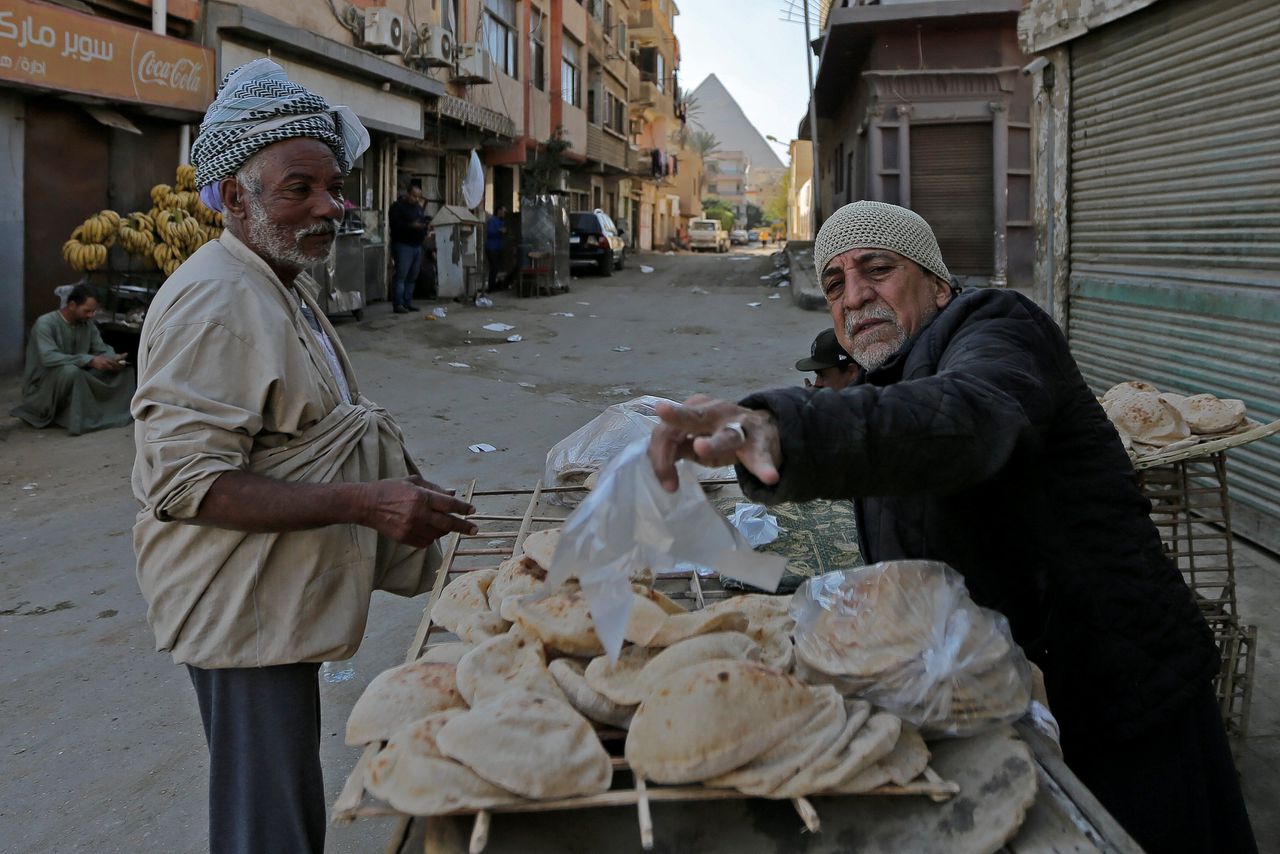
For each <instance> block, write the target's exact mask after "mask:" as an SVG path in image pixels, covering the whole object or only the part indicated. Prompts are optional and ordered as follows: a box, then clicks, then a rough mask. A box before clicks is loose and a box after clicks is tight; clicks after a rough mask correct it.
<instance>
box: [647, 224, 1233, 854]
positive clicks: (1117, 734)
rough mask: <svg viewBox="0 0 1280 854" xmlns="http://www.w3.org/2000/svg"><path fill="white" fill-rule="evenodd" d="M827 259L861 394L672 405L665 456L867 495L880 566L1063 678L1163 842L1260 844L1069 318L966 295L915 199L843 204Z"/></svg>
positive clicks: (747, 476)
mask: <svg viewBox="0 0 1280 854" xmlns="http://www.w3.org/2000/svg"><path fill="white" fill-rule="evenodd" d="M814 260H815V262H816V265H817V269H818V270H819V271H820V275H821V284H822V288H823V291H824V293H825V294H826V297H827V303H828V306H829V307H830V310H831V317H832V320H833V322H834V327H835V332H836V335H837V337H838V338H839V340H840V343H841V345H842V346H843V347H844V348H845V350H846V351H848V353H849V354H850V355H851V356H852V357H853V358H854V360H855V361H856V362H858V364H859V365H860V366H861V368H862V370H861V371H860V374H859V377H858V380H857V381H856V382H855V383H854V384H853V385H851V386H849V387H848V388H846V389H844V390H841V391H836V390H833V389H802V388H787V389H779V390H776V391H769V392H761V393H758V394H754V395H751V396H749V397H748V398H746V400H744V401H743V402H742V404H741V405H735V404H732V403H728V402H725V401H717V400H712V399H711V398H706V397H695V398H691V399H690V400H689V401H687V402H686V403H685V404H684V405H683V406H664V407H660V408H659V410H658V415H659V416H660V417H661V418H662V421H663V423H662V424H661V425H660V426H659V428H658V429H657V430H655V431H654V435H653V439H652V441H651V444H650V450H649V454H650V459H651V460H652V462H653V465H654V470H655V473H656V474H657V475H658V478H659V480H660V481H662V483H663V485H664V486H666V487H667V488H668V489H674V488H675V485H676V482H677V481H676V477H677V476H676V470H675V467H674V464H675V461H676V460H677V459H680V458H689V459H695V460H697V461H698V462H700V463H702V464H704V465H710V466H720V465H726V464H728V463H731V462H732V463H735V464H737V466H738V478H739V480H740V482H741V484H742V486H743V489H744V491H745V492H746V493H747V495H748V496H750V497H751V498H752V499H753V500H756V501H760V502H764V503H775V502H780V501H807V500H810V499H814V498H851V499H853V500H854V502H855V507H856V515H857V519H858V535H859V538H860V540H861V545H862V553H863V555H864V556H865V557H866V559H867V560H868V561H884V560H893V559H932V560H940V561H945V562H946V563H948V564H950V565H951V566H953V567H955V568H956V569H957V570H958V571H959V572H960V573H961V574H962V575H963V576H964V578H965V582H966V584H967V585H968V588H969V592H970V594H971V595H972V597H973V599H974V600H975V601H976V602H977V603H979V604H980V605H984V606H986V607H989V608H994V609H996V610H998V611H1000V612H1002V613H1003V614H1005V616H1007V617H1008V618H1009V623H1010V626H1011V628H1012V630H1013V633H1014V637H1015V638H1016V639H1017V641H1018V643H1019V644H1021V646H1022V647H1023V649H1024V650H1025V651H1026V653H1027V656H1028V658H1030V659H1031V660H1032V661H1033V662H1035V663H1036V664H1038V665H1039V666H1040V667H1041V669H1042V670H1043V671H1044V674H1045V681H1046V687H1047V689H1048V695H1049V701H1050V706H1051V707H1052V709H1053V712H1054V714H1055V715H1056V716H1057V718H1058V721H1059V723H1060V725H1061V730H1062V748H1063V752H1064V755H1065V758H1066V761H1067V764H1068V765H1069V766H1070V767H1071V768H1072V769H1073V770H1074V771H1075V773H1076V774H1077V775H1078V776H1079V777H1081V779H1082V780H1083V781H1084V782H1085V783H1086V785H1088V786H1089V787H1090V789H1091V790H1092V791H1093V792H1094V794H1095V795H1097V796H1098V798H1099V800H1101V801H1102V803H1103V804H1104V805H1105V806H1106V807H1107V808H1108V809H1109V810H1110V811H1111V812H1112V814H1113V815H1114V816H1115V817H1116V818H1117V819H1118V820H1119V821H1120V822H1121V824H1122V825H1124V827H1125V828H1126V829H1127V830H1128V831H1129V832H1130V833H1131V834H1132V835H1133V836H1134V838H1135V839H1136V840H1137V841H1138V842H1139V843H1140V844H1141V845H1143V846H1144V847H1145V848H1147V849H1148V850H1150V851H1152V852H1166V851H1189V852H1190V851H1197V852H1198V851H1221V852H1241V851H1245V852H1247V851H1254V850H1256V845H1255V843H1254V839H1253V834H1252V830H1251V829H1250V827H1249V820H1248V816H1247V814H1246V813H1245V808H1244V803H1243V799H1242V797H1241V795H1240V789H1239V785H1238V782H1237V780H1236V776H1235V769H1234V765H1233V763H1232V759H1231V754H1230V751H1229V749H1228V745H1227V741H1226V735H1225V731H1224V729H1223V726H1222V722H1221V719H1220V717H1219V715H1218V711H1217V705H1216V702H1215V699H1214V695H1213V691H1212V687H1211V681H1210V680H1211V679H1212V677H1213V675H1214V673H1215V672H1216V671H1217V669H1218V655H1217V650H1216V648H1215V646H1214V642H1213V637H1212V634H1211V633H1210V631H1209V629H1208V627H1207V625H1206V624H1205V621H1204V618H1203V617H1202V616H1201V614H1200V611H1199V609H1198V607H1197V605H1196V603H1195V602H1194V601H1193V599H1192V597H1191V594H1190V591H1189V590H1188V589H1187V586H1186V584H1185V583H1184V582H1183V580H1182V577H1181V575H1180V574H1179V572H1178V570H1177V569H1176V567H1174V566H1173V565H1172V564H1171V563H1170V562H1169V560H1168V559H1167V558H1166V557H1165V555H1164V554H1163V551H1162V548H1161V544H1160V539H1159V535H1158V533H1157V531H1156V529H1155V526H1154V525H1153V524H1152V522H1151V519H1150V516H1149V515H1148V514H1149V512H1150V505H1149V503H1148V502H1147V501H1146V499H1144V498H1143V496H1142V493H1141V491H1140V490H1139V487H1138V483H1137V478H1136V475H1135V473H1134V470H1133V466H1132V465H1131V464H1130V462H1129V460H1128V458H1127V457H1126V455H1125V452H1124V449H1123V447H1122V446H1121V444H1120V439H1119V436H1118V435H1117V433H1116V431H1115V430H1114V428H1113V427H1112V426H1111V424H1110V422H1109V421H1108V420H1107V417H1106V415H1105V414H1104V413H1103V411H1102V408H1101V407H1100V406H1099V405H1098V402H1097V399H1096V398H1095V397H1094V395H1093V393H1092V392H1091V391H1090V389H1089V387H1088V386H1087V385H1086V384H1085V381H1084V379H1083V378H1082V377H1081V375H1080V371H1079V369H1078V368H1077V366H1076V364H1075V362H1074V360H1073V359H1072V358H1071V354H1070V352H1069V350H1068V348H1067V342H1066V339H1065V338H1064V336H1063V335H1062V333H1061V331H1060V330H1059V329H1058V327H1057V325H1056V324H1055V323H1054V322H1053V320H1052V319H1051V318H1050V317H1049V316H1048V315H1046V314H1045V313H1044V312H1043V311H1041V310H1040V309H1039V308H1038V307H1037V306H1036V305H1035V304H1034V303H1032V302H1031V301H1030V300H1028V299H1026V298H1025V297H1023V296H1021V295H1020V294H1018V293H1016V292H1013V291H1006V290H975V289H971V290H967V291H959V290H957V289H955V288H953V286H952V285H951V278H950V274H949V272H948V271H947V268H946V265H945V264H944V263H943V260H942V255H941V252H940V251H939V249H938V244H937V241H936V240H935V239H934V236H933V232H932V230H931V229H930V228H929V226H928V224H927V223H925V221H924V220H923V219H921V218H920V217H919V216H917V215H916V214H914V213H913V212H911V211H908V210H906V209H904V208H900V207H897V206H895V205H886V204H882V203H878V202H857V203H855V204H852V205H846V206H845V207H843V208H841V209H840V210H839V211H837V212H836V213H835V214H834V215H833V216H832V217H831V218H830V219H829V220H827V222H826V223H824V224H823V227H822V229H821V231H820V232H819V234H818V238H817V241H816V242H815V245H814Z"/></svg>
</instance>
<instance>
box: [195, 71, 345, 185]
mask: <svg viewBox="0 0 1280 854" xmlns="http://www.w3.org/2000/svg"><path fill="white" fill-rule="evenodd" d="M304 136H305V137H312V138H314V139H318V140H320V141H321V142H323V143H324V144H325V145H327V146H329V148H331V149H333V155H334V157H336V158H338V167H339V168H340V169H341V170H342V172H343V174H346V173H347V172H350V171H351V166H352V164H353V163H354V162H355V159H356V158H357V157H359V156H360V155H361V154H363V153H364V151H365V149H367V148H368V147H369V132H368V131H366V130H365V129H364V125H362V124H361V123H360V120H359V119H358V118H356V114H355V113H354V112H352V111H351V109H350V108H348V107H330V106H329V104H328V103H327V102H326V101H325V99H324V98H321V97H320V96H319V95H316V94H314V93H312V92H309V91H307V90H306V89H305V88H303V87H302V86H299V85H298V84H297V83H294V82H292V81H291V80H289V77H288V76H287V75H286V74H285V71H284V69H283V68H281V67H280V66H279V65H277V64H276V63H274V62H272V61H271V60H269V59H255V60H253V61H252V62H249V63H246V64H244V65H242V66H240V67H239V68H237V69H235V70H234V71H232V72H231V73H229V74H228V75H227V76H226V77H224V78H223V80H222V84H221V85H220V86H219V87H218V97H217V98H215V99H214V102H213V104H211V105H210V106H209V111H208V112H207V113H205V116H204V121H203V122H201V123H200V136H199V138H197V139H196V142H195V145H193V146H191V162H192V163H193V164H194V165H195V167H196V186H198V187H200V188H201V194H200V196H201V198H202V199H205V203H206V204H209V202H210V201H212V200H216V197H217V190H216V185H217V183H218V182H219V181H221V180H222V179H223V178H229V177H231V176H232V175H235V174H236V172H237V171H239V169H240V167H241V166H243V165H244V163H245V161H246V160H248V159H249V158H250V157H252V156H253V155H255V154H257V153H258V152H259V151H261V150H262V149H264V148H266V147H267V146H268V145H271V144H272V143H274V142H280V141H281V140H285V139H294V138H295V137H304ZM210 186H214V187H215V189H214V190H212V191H209V187H210ZM206 197H209V198H206ZM218 201H219V202H220V200H218ZM211 206H212V205H211ZM221 207H222V206H221V204H220V203H219V204H218V205H217V207H216V208H215V209H221Z"/></svg>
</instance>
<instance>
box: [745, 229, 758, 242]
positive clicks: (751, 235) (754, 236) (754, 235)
mask: <svg viewBox="0 0 1280 854" xmlns="http://www.w3.org/2000/svg"><path fill="white" fill-rule="evenodd" d="M747 242H748V243H759V242H760V232H758V231H756V230H755V229H754V228H753V229H751V230H750V231H748V232H747Z"/></svg>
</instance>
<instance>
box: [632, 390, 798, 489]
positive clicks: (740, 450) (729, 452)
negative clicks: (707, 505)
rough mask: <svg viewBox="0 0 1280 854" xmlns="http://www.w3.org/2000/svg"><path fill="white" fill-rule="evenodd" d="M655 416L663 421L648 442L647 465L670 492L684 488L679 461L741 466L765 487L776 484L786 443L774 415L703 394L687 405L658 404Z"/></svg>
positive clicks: (716, 465)
mask: <svg viewBox="0 0 1280 854" xmlns="http://www.w3.org/2000/svg"><path fill="white" fill-rule="evenodd" d="M657 413H658V418H659V419H660V421H659V424H658V426H657V427H655V428H654V431H653V435H652V436H651V437H650V439H649V461H650V462H651V463H652V464H653V473H654V474H655V475H657V477H658V482H659V483H661V484H662V488H663V489H665V490H667V491H668V492H675V491H676V489H677V488H679V485H680V478H679V475H678V474H677V472H676V462H677V461H678V460H693V461H694V462H696V463H699V464H700V465H704V466H708V467H711V468H716V467H719V466H727V465H733V464H734V463H741V464H742V466H743V467H744V468H745V469H746V470H747V471H749V472H751V473H752V474H753V475H755V476H756V477H758V478H759V479H760V481H761V482H762V483H766V484H770V485H772V484H775V483H777V482H778V467H779V466H780V465H782V442H781V440H780V439H779V436H778V425H777V422H776V421H775V420H774V418H773V415H772V414H771V413H769V412H767V411H765V410H760V409H744V408H743V407H741V406H738V405H737V404H734V403H729V402H728V401H726V400H716V399H715V398H712V397H708V396H706V395H703V394H698V395H694V396H693V397H691V398H689V399H688V400H686V401H685V402H684V403H683V404H676V405H672V404H667V403H660V404H658V408H657ZM739 428H740V430H739Z"/></svg>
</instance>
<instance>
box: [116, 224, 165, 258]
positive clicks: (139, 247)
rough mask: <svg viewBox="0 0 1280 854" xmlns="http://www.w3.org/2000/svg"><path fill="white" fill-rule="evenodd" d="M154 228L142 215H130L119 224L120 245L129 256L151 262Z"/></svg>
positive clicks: (154, 244) (154, 241)
mask: <svg viewBox="0 0 1280 854" xmlns="http://www.w3.org/2000/svg"><path fill="white" fill-rule="evenodd" d="M154 230H155V226H154V224H153V223H152V222H151V219H150V218H149V217H148V216H147V215H146V214H144V213H131V214H129V216H128V217H127V218H126V219H125V220H124V221H123V222H121V223H120V230H119V234H120V245H121V246H123V247H124V249H125V251H126V252H128V253H129V254H130V255H134V256H137V257H139V258H144V259H146V260H147V261H151V260H152V258H151V254H152V252H153V251H154V250H155V247H156V239H155V235H154V233H153V232H154Z"/></svg>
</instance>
